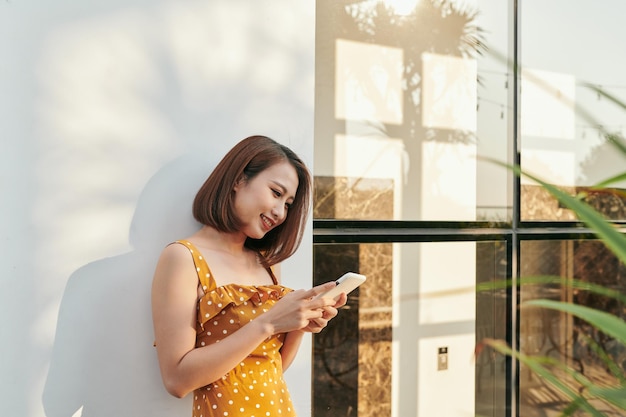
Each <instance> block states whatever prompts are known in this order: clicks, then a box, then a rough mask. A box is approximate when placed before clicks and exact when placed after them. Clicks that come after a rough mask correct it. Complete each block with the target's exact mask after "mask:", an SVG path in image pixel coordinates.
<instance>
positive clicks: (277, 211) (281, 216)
mask: <svg viewBox="0 0 626 417" xmlns="http://www.w3.org/2000/svg"><path fill="white" fill-rule="evenodd" d="M272 216H274V220H276V221H277V222H278V223H280V222H282V221H283V220H285V217H286V211H285V204H281V203H279V204H276V205H275V206H274V208H273V209H272Z"/></svg>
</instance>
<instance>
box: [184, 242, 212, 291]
mask: <svg viewBox="0 0 626 417" xmlns="http://www.w3.org/2000/svg"><path fill="white" fill-rule="evenodd" d="M176 243H180V244H181V245H183V246H186V247H187V249H189V252H190V253H191V256H192V258H193V263H194V265H195V266H196V272H197V274H198V280H199V281H200V284H201V285H202V289H203V290H204V292H205V293H206V292H207V291H212V290H214V289H215V288H217V284H216V283H215V279H213V274H212V273H211V270H210V269H209V265H208V264H207V263H206V259H204V256H202V254H201V253H200V251H199V250H198V248H196V247H195V246H194V244H193V243H191V242H190V241H188V240H177V241H176Z"/></svg>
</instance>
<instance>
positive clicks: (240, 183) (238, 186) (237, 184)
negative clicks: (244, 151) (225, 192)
mask: <svg viewBox="0 0 626 417" xmlns="http://www.w3.org/2000/svg"><path fill="white" fill-rule="evenodd" d="M245 184H246V177H245V176H244V175H241V177H239V179H238V180H237V181H235V185H234V186H233V191H235V192H237V191H239V190H240V189H241V187H243V186H244V185H245Z"/></svg>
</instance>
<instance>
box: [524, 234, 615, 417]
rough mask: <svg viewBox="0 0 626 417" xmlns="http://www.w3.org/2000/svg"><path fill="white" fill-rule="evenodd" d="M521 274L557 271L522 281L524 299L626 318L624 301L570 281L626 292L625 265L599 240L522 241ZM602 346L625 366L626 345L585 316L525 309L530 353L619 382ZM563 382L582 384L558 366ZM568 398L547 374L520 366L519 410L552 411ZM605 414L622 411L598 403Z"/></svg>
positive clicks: (605, 381) (577, 386)
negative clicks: (543, 280) (547, 280)
mask: <svg viewBox="0 0 626 417" xmlns="http://www.w3.org/2000/svg"><path fill="white" fill-rule="evenodd" d="M521 265H522V271H521V272H522V277H531V276H543V275H546V276H553V277H555V278H556V282H555V283H552V284H542V285H522V286H521V293H520V299H521V302H522V303H524V302H526V301H529V300H533V299H549V300H556V301H565V302H571V303H575V304H580V305H584V306H587V307H592V308H595V309H599V310H602V311H607V312H610V313H612V314H614V315H617V316H618V317H621V318H622V319H623V318H624V316H625V313H624V312H625V309H624V307H625V306H624V305H623V304H622V303H620V302H618V301H616V300H614V299H612V298H608V297H605V296H599V295H595V294H592V293H591V292H589V291H585V290H582V289H572V287H571V286H566V285H562V284H565V280H567V279H571V278H576V279H577V280H581V281H583V282H585V283H591V284H599V285H603V286H605V287H607V288H610V289H614V290H618V291H620V292H621V293H624V291H625V290H626V269H625V268H624V266H623V265H622V264H620V263H619V262H618V260H617V259H616V258H615V256H614V255H613V254H612V253H611V252H610V251H609V250H608V249H607V248H606V247H605V246H604V244H603V243H601V242H599V241H571V240H565V241H524V242H522V245H521ZM596 348H597V349H602V350H603V351H604V352H606V355H607V357H608V358H609V360H610V361H612V362H613V363H615V364H616V368H617V369H618V372H620V373H622V374H623V373H624V371H626V368H625V365H626V350H625V349H624V346H623V345H621V344H619V343H616V341H615V340H614V339H613V338H611V337H608V336H607V335H605V334H603V333H600V332H598V331H597V330H595V329H594V328H592V327H591V326H590V325H588V324H587V323H586V322H585V321H582V320H581V319H578V318H573V317H572V316H570V315H567V314H564V313H560V312H557V311H555V310H547V309H539V308H524V307H523V306H522V308H521V309H520V349H521V351H522V352H523V353H525V354H528V355H545V356H549V357H552V358H554V359H556V360H558V361H560V362H562V363H564V364H566V365H568V366H570V367H571V368H572V369H574V370H576V371H579V372H580V373H581V374H582V375H583V376H584V377H586V378H588V379H589V380H591V381H592V382H594V383H596V384H613V385H615V384H618V381H617V379H616V378H615V377H614V376H613V375H612V374H611V372H610V371H609V368H608V367H607V363H606V362H605V361H604V360H603V359H601V358H600V356H599V355H598V354H596V353H594V351H595V350H596ZM553 371H554V372H555V373H556V375H557V376H558V377H559V378H560V379H561V381H563V382H565V383H567V384H568V385H569V386H570V387H572V388H573V389H574V390H575V391H577V390H578V389H581V385H580V384H577V383H576V382H575V381H573V380H572V379H571V378H568V377H567V375H565V373H564V372H561V371H559V370H557V369H554V370H553ZM568 403H569V401H568V400H567V399H566V398H565V396H564V395H563V394H562V393H560V392H559V391H557V390H555V389H554V388H553V387H552V386H551V385H550V384H548V383H547V382H546V380H545V379H543V378H540V377H538V376H537V375H535V374H533V373H532V372H531V371H530V370H529V369H528V368H527V367H525V366H523V365H522V366H521V367H520V415H521V416H534V415H551V414H549V413H550V411H553V412H554V411H556V410H564V409H565V406H566V405H567V404H568ZM594 406H596V407H599V409H600V410H602V411H603V412H604V415H606V416H621V415H623V414H622V413H623V411H622V412H619V411H617V410H614V409H613V408H612V407H611V406H610V405H609V404H599V403H595V404H594Z"/></svg>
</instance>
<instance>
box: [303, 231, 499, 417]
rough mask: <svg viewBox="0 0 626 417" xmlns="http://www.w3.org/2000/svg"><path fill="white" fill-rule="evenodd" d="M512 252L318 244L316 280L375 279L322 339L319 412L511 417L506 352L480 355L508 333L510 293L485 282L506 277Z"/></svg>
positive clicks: (450, 245) (484, 245)
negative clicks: (506, 412) (479, 287)
mask: <svg viewBox="0 0 626 417" xmlns="http://www.w3.org/2000/svg"><path fill="white" fill-rule="evenodd" d="M506 256H507V253H506V245H505V244H504V242H429V243H380V244H374V243H372V244H358V243H355V244H316V245H314V268H315V269H314V270H315V283H322V282H326V281H329V280H332V279H336V278H337V277H339V276H340V275H342V274H343V273H345V272H347V271H355V272H360V273H362V274H365V275H366V276H367V281H366V282H365V284H363V285H362V286H361V287H360V288H359V289H358V290H357V291H356V292H354V293H352V294H351V295H350V297H349V302H348V304H347V306H345V307H344V308H342V309H341V310H340V313H339V316H338V317H337V318H336V319H335V320H333V321H332V322H331V324H330V325H329V327H328V328H327V329H325V330H324V331H323V332H322V333H320V334H319V335H315V336H314V339H313V352H314V369H313V416H315V417H336V416H358V417H367V416H372V417H384V416H409V415H411V416H413V415H420V416H429V415H445V416H462V415H475V414H480V415H485V416H487V415H493V416H497V415H502V410H503V409H504V407H505V405H504V404H505V386H506V383H505V366H504V358H503V357H502V356H498V355H493V354H490V353H485V352H483V354H481V355H480V357H479V358H478V359H477V360H474V359H473V353H474V348H475V346H476V343H477V340H481V339H482V338H484V337H490V338H498V339H503V338H504V337H505V326H506V323H505V321H504V320H503V318H504V317H506V311H507V310H506V309H507V303H506V299H507V297H506V290H504V289H493V290H490V291H480V292H478V293H477V292H476V283H481V282H488V281H494V280H496V281H497V280H503V279H505V277H506V270H507V268H506V265H507V263H506ZM452 259H453V260H454V262H451V260H452ZM338 393H341V394H340V395H338ZM451 393H454V397H455V400H454V401H450V395H451Z"/></svg>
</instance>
